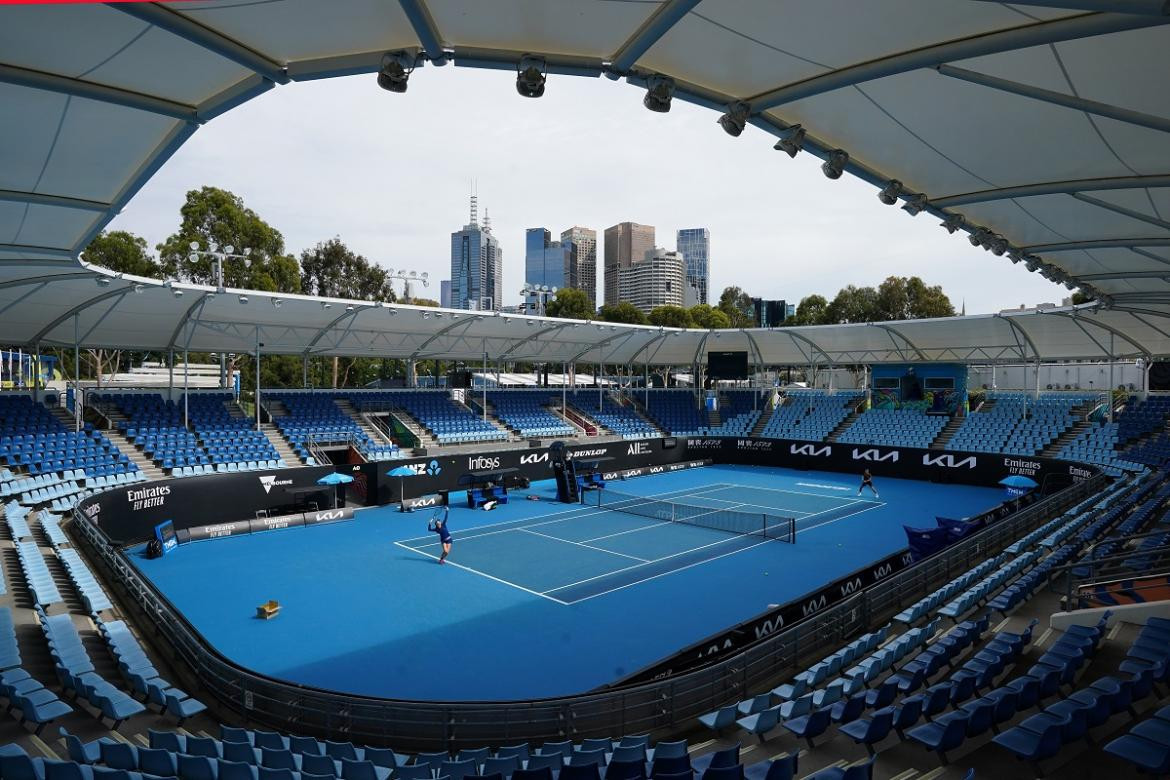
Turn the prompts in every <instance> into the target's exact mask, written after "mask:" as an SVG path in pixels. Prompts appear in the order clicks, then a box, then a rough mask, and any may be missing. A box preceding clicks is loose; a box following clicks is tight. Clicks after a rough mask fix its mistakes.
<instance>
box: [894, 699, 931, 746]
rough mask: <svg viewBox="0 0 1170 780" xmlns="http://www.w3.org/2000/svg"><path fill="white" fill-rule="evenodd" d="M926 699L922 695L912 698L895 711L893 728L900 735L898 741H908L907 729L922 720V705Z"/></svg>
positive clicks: (905, 700)
mask: <svg viewBox="0 0 1170 780" xmlns="http://www.w3.org/2000/svg"><path fill="white" fill-rule="evenodd" d="M925 701H926V697H925V696H924V695H922V694H917V695H915V696H910V697H908V698H905V699H903V700H902V704H901V705H900V706H898V707H895V708H893V709H894V722H893V723H892V724H891V726H892V728H893V729H894V731H895V732H897V734H898V739H901V740H905V739H906V729H908V728H910V727H911V726H915V725H917V724H918V721H919V720H921V719H922V704H923V702H925Z"/></svg>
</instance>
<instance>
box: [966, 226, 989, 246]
mask: <svg viewBox="0 0 1170 780" xmlns="http://www.w3.org/2000/svg"><path fill="white" fill-rule="evenodd" d="M990 236H991V231H989V230H988V229H987V228H983V227H980V228H975V229H974V230H973V231H971V235H969V236H967V241H969V242H970V243H971V246H983V245H984V244H986V243H987V241H988V239H989V237H990Z"/></svg>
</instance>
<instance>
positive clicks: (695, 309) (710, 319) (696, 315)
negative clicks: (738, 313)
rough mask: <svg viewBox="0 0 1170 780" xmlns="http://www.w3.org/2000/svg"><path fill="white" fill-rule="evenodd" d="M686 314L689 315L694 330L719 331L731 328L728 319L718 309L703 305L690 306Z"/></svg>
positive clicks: (729, 319)
mask: <svg viewBox="0 0 1170 780" xmlns="http://www.w3.org/2000/svg"><path fill="white" fill-rule="evenodd" d="M687 313H688V314H690V315H691V322H692V323H694V325H693V327H696V328H707V329H714V330H721V329H723V328H730V327H731V318H730V317H728V316H727V315H726V314H724V313H723V312H722V311H720V310H719V309H716V308H714V307H712V306H708V305H707V304H705V303H700V304H698V305H697V306H692V307H691V308H689V309H687Z"/></svg>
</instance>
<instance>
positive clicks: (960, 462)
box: [922, 453, 975, 469]
mask: <svg viewBox="0 0 1170 780" xmlns="http://www.w3.org/2000/svg"><path fill="white" fill-rule="evenodd" d="M922 465H923V466H942V467H943V468H948V469H973V468H975V456H974V455H968V456H967V457H965V458H956V457H955V456H954V455H949V454H944V455H931V454H930V453H927V454H925V455H923V456H922Z"/></svg>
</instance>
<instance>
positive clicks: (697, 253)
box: [676, 228, 711, 303]
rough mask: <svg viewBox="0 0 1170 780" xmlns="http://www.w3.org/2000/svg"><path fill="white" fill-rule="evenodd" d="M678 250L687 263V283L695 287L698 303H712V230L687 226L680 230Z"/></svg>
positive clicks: (677, 238)
mask: <svg viewBox="0 0 1170 780" xmlns="http://www.w3.org/2000/svg"><path fill="white" fill-rule="evenodd" d="M676 243H677V244H678V251H679V253H680V254H682V256H683V260H684V261H685V262H686V264H687V284H688V285H690V286H691V287H694V288H695V291H696V298H697V300H696V301H695V302H696V303H710V301H709V300H708V298H707V280H708V279H710V271H711V231H710V230H708V229H707V228H687V229H685V230H680V231H678V235H677V237H676Z"/></svg>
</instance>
